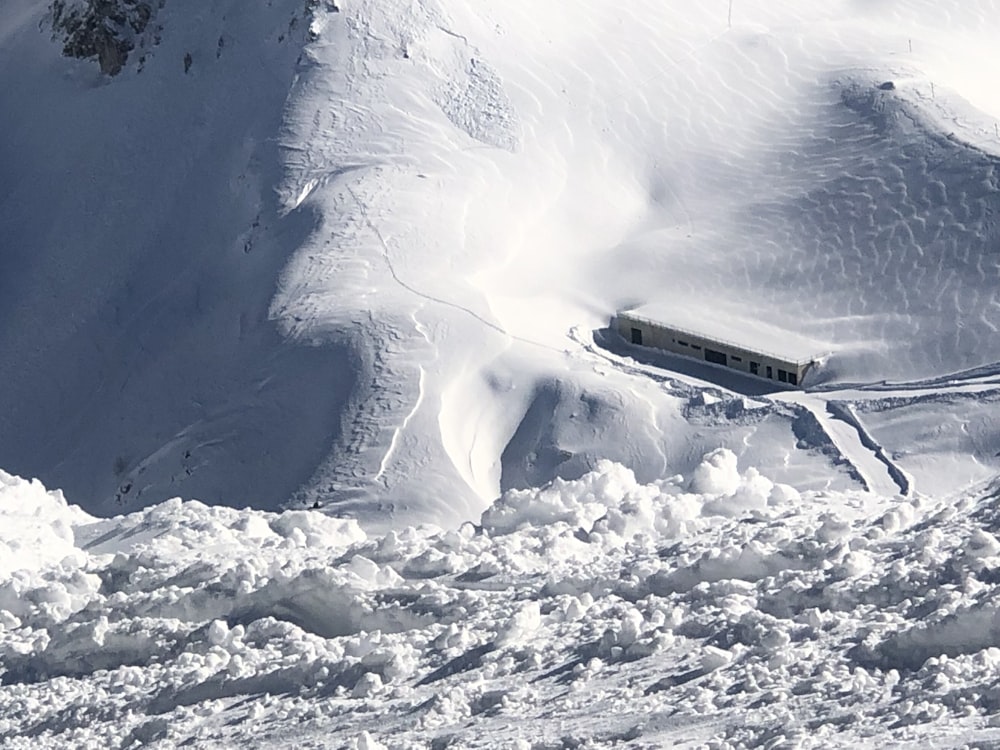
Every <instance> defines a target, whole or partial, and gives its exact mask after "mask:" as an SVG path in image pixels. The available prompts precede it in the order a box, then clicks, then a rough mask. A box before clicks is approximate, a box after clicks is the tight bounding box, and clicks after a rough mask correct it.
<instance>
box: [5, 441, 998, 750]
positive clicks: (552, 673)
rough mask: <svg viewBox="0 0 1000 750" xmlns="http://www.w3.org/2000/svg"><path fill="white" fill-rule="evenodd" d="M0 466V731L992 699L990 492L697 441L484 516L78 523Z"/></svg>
mask: <svg viewBox="0 0 1000 750" xmlns="http://www.w3.org/2000/svg"><path fill="white" fill-rule="evenodd" d="M0 480H2V484H0V543H2V544H3V545H4V547H3V549H4V550H5V554H4V557H3V566H2V567H0V736H3V737H4V738H7V739H10V740H13V741H14V742H23V741H26V740H27V738H28V737H31V738H32V739H31V742H32V744H33V745H35V746H38V747H47V746H65V745H67V744H73V745H75V746H98V745H102V744H103V745H106V744H108V743H113V742H117V743H121V742H122V739H123V738H125V739H126V740H127V741H126V742H125V744H128V743H129V742H133V743H134V742H140V743H147V742H152V741H160V742H165V743H168V744H170V745H174V744H183V743H187V744H188V745H189V746H194V747H215V746H219V745H220V744H223V745H225V744H227V743H228V744H237V745H240V744H243V745H245V744H248V743H249V744H254V745H268V746H279V747H280V746H285V744H284V743H285V742H286V740H287V737H288V736H289V734H288V733H289V732H294V735H295V736H296V737H299V738H302V737H311V736H315V737H317V738H318V737H322V738H323V741H324V742H326V743H334V744H341V745H344V746H348V747H410V746H419V747H423V746H424V744H425V743H428V742H430V743H432V744H433V743H443V742H445V741H446V740H445V738H448V739H447V742H450V743H454V742H463V741H466V740H469V741H471V740H473V739H475V740H476V741H479V742H482V743H485V744H484V746H487V747H514V746H524V747H529V746H537V743H538V742H541V743H543V745H546V746H547V745H552V744H553V743H555V744H557V745H558V744H560V743H561V744H562V745H564V746H565V745H566V743H567V742H568V740H567V739H566V736H567V735H566V734H565V732H566V731H570V732H571V734H572V742H570V745H573V743H578V744H586V743H590V744H592V745H593V744H596V745H600V744H611V743H614V742H618V741H622V740H624V739H626V738H629V737H631V738H638V737H642V738H644V740H645V741H647V742H648V743H651V744H653V745H672V744H677V743H679V742H681V741H682V739H683V736H685V735H684V732H685V731H694V732H695V733H696V735H697V736H698V737H700V738H701V741H704V742H715V743H716V744H718V745H719V746H724V745H725V743H728V744H730V745H741V744H742V745H760V744H762V743H765V742H767V741H769V739H773V738H774V736H775V734H774V733H775V732H777V731H779V730H780V731H781V732H784V733H786V736H788V737H794V738H795V741H796V742H797V743H798V744H800V745H801V746H803V747H830V746H837V745H841V746H852V745H855V744H856V743H857V742H858V741H859V740H860V738H862V737H866V738H869V739H870V738H872V737H878V742H877V744H882V741H883V740H885V741H888V739H889V738H890V737H891V738H896V739H898V738H899V737H900V736H901V735H900V734H899V732H900V731H902V728H906V729H907V731H910V732H911V733H912V732H916V733H918V734H919V736H922V737H929V736H933V735H934V734H935V733H938V734H940V735H941V736H948V732H950V731H954V730H955V728H956V727H961V728H962V731H965V732H971V733H973V734H972V735H970V736H978V735H975V734H974V733H975V732H987V731H988V730H989V728H990V726H991V724H992V723H993V721H994V716H995V715H996V712H997V711H1000V703H998V702H997V701H995V700H994V699H993V698H992V697H991V696H992V695H993V693H992V692H991V690H990V689H989V687H988V686H989V684H991V680H992V677H991V676H990V674H991V672H990V665H993V664H995V663H997V656H996V655H997V654H998V653H1000V651H998V649H1000V627H997V625H996V623H997V622H1000V615H998V614H997V613H998V611H1000V588H998V587H997V584H996V583H995V576H994V575H993V570H994V569H995V567H996V566H997V565H1000V542H998V541H997V534H998V533H1000V518H998V516H997V514H996V512H995V510H994V507H993V506H994V493H993V492H984V493H980V494H979V495H976V496H970V497H968V498H965V499H963V500H961V501H960V503H959V506H958V507H957V508H949V507H948V506H944V505H940V504H931V503H928V502H927V501H917V500H915V501H905V502H904V501H900V500H898V499H896V500H892V499H888V498H879V497H876V496H873V495H871V494H867V493H849V494H843V493H839V494H834V493H825V492H802V493H799V492H796V491H795V490H793V489H792V488H789V487H785V486H782V485H778V484H774V483H772V482H771V481H770V480H769V479H767V478H765V477H763V476H761V475H760V473H759V472H757V471H756V470H755V469H753V468H750V467H746V468H744V467H740V466H739V464H738V461H737V459H736V457H735V456H734V455H733V454H732V453H731V452H729V451H726V450H717V451H712V452H710V453H708V454H707V455H706V456H705V457H704V459H703V460H702V462H701V464H700V465H699V466H697V467H696V469H695V470H694V471H693V472H692V474H691V476H689V477H682V476H678V477H673V478H671V479H668V480H660V481H655V482H651V483H640V482H638V481H637V480H636V478H635V476H634V474H633V473H632V472H631V471H629V470H628V469H626V468H624V467H622V466H621V465H619V464H615V463H611V462H603V463H601V464H600V465H598V466H597V467H596V468H595V470H594V471H592V472H589V473H587V474H585V475H584V476H582V477H581V478H580V479H578V480H574V481H563V480H560V481H557V482H554V483H552V484H551V485H549V486H547V487H544V488H540V489H535V490H520V491H510V492H507V493H505V494H504V495H503V496H502V497H500V498H499V499H498V500H497V501H496V502H495V503H494V504H493V506H492V507H490V508H489V509H488V510H487V511H486V512H485V513H484V514H483V516H482V519H481V522H480V524H478V525H473V524H464V525H463V526H461V527H459V528H457V529H452V530H442V529H438V528H436V527H430V526H424V527H415V528H406V529H399V530H396V531H393V532H390V533H388V534H385V535H382V536H373V535H370V534H366V533H365V532H364V531H362V530H361V529H360V528H359V527H358V525H357V524H356V523H355V522H353V521H343V520H339V519H335V518H330V517H328V516H325V515H323V514H320V513H316V512H303V511H289V512H285V513H281V514H272V513H265V512H260V511H253V510H240V511H238V510H232V509H228V508H212V507H209V506H206V505H203V504H201V503H198V502H181V501H180V500H171V501H168V502H166V503H162V504H160V505H157V506H154V507H151V508H148V509H146V510H144V511H142V512H138V513H133V514H129V515H126V516H120V517H117V518H113V519H108V520H98V519H95V518H92V517H90V516H88V515H87V514H85V513H83V512H82V511H80V510H79V509H78V508H75V507H74V506H71V505H68V504H67V503H66V502H65V500H64V499H63V498H62V495H61V494H60V493H58V492H46V491H45V489H44V488H43V487H42V486H41V485H40V484H38V483H37V482H26V481H24V480H20V479H18V478H16V477H12V476H10V475H7V474H3V475H0ZM956 511H957V512H956ZM24 541H30V547H29V546H28V545H26V544H24V543H23V542H24ZM18 545H20V546H18ZM7 550H11V551H10V552H7ZM25 550H27V551H25ZM806 705H808V706H809V709H808V710H807V711H803V710H802V707H803V706H806ZM553 711H556V712H558V715H559V716H560V717H561V718H560V724H559V725H556V724H554V723H553V722H552V721H551V715H552V712H553ZM845 712H846V713H845ZM706 714H710V715H712V716H713V717H714V718H713V719H712V721H711V722H707V723H702V718H700V717H704V716H705V715H706ZM751 716H752V717H753V720H752V721H750V720H749V718H750V717H751ZM803 716H809V717H814V718H810V719H804V718H803ZM824 716H828V717H830V718H829V720H827V719H824V718H823V717H824ZM844 716H851V717H852V718H851V719H850V720H846V721H845V720H844V718H843V717H844ZM650 717H659V718H657V719H656V720H655V721H654V720H651V719H650ZM560 727H563V728H560ZM684 727H687V728H688V729H683V728H684ZM912 736H918V735H912ZM982 736H985V735H982ZM485 738H488V739H485ZM525 743H528V744H525Z"/></svg>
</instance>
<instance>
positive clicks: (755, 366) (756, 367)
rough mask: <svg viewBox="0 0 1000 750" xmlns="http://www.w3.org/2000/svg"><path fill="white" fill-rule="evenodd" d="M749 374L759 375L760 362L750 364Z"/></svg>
mask: <svg viewBox="0 0 1000 750" xmlns="http://www.w3.org/2000/svg"><path fill="white" fill-rule="evenodd" d="M750 374H751V375H759V374H760V362H751V363H750Z"/></svg>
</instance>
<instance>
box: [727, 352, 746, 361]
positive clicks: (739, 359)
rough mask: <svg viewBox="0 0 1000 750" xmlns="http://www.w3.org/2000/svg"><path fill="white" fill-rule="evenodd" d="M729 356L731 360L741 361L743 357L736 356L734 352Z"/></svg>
mask: <svg viewBox="0 0 1000 750" xmlns="http://www.w3.org/2000/svg"><path fill="white" fill-rule="evenodd" d="M729 358H730V359H731V360H733V362H742V361H743V357H737V356H736V355H735V354H730V355H729Z"/></svg>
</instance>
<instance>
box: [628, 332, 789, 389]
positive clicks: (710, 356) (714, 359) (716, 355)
mask: <svg viewBox="0 0 1000 750" xmlns="http://www.w3.org/2000/svg"><path fill="white" fill-rule="evenodd" d="M673 341H674V342H675V343H676V344H677V345H678V346H683V347H689V348H691V349H695V350H697V351H701V347H700V346H698V345H697V344H689V343H688V342H687V341H682V340H681V339H673ZM632 343H633V344H638V345H639V346H642V330H641V329H639V328H633V329H632ZM728 358H729V359H732V360H733V361H734V362H742V361H743V358H742V357H738V356H736V355H735V354H730V355H728ZM705 361H706V362H711V363H713V364H716V365H725V366H727V367H728V366H729V362H728V359H727V355H726V353H725V352H719V351H716V350H715V349H709V348H707V347H706V348H705ZM777 369H778V381H779V382H781V383H788V384H789V385H798V384H799V376H798V375H797V374H796V373H794V372H788V371H787V370H782V369H781V368H780V367H779V368H777ZM764 372H765V373H766V377H767V379H768V380H774V368H772V367H771V365H765V366H764ZM750 374H751V375H756V376H758V377H760V362H754V361H753V360H751V361H750Z"/></svg>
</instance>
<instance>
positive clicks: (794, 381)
mask: <svg viewBox="0 0 1000 750" xmlns="http://www.w3.org/2000/svg"><path fill="white" fill-rule="evenodd" d="M788 382H789V383H791V384H792V385H798V384H799V376H798V375H796V374H795V373H794V372H790V373H788Z"/></svg>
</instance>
